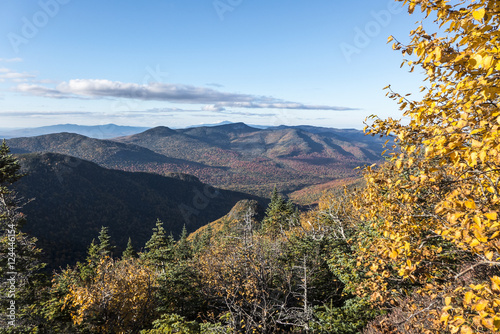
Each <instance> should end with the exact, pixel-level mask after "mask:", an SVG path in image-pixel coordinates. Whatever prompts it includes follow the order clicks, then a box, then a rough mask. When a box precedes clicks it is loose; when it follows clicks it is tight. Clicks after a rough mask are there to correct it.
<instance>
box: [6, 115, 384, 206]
mask: <svg viewBox="0 0 500 334" xmlns="http://www.w3.org/2000/svg"><path fill="white" fill-rule="evenodd" d="M8 144H9V146H10V147H11V148H12V151H13V152H15V153H29V152H54V153H61V154H67V155H71V156H74V157H77V158H80V159H85V160H89V161H92V162H95V163H97V164H99V165H101V166H103V167H106V168H113V169H120V170H126V171H140V172H151V173H156V174H160V175H169V173H179V172H181V173H187V174H192V175H194V176H196V177H197V178H199V179H200V180H201V181H202V182H205V183H208V184H211V185H214V186H217V187H220V188H224V189H230V190H237V191H244V192H248V193H252V194H254V195H257V196H264V197H267V196H268V195H269V193H270V191H271V190H272V188H273V187H274V186H277V187H278V188H279V189H280V190H281V191H282V192H283V193H285V194H288V193H292V192H296V191H298V190H300V189H303V188H305V187H310V186H314V185H320V184H325V183H329V182H332V181H335V180H339V179H345V178H351V177H355V176H356V171H354V168H355V167H357V166H361V165H364V164H372V163H374V162H376V161H379V160H380V159H381V152H382V150H383V147H382V144H383V142H382V140H380V139H378V138H374V137H370V136H364V134H363V132H362V131H359V130H352V129H332V128H322V127H313V126H293V127H289V126H279V127H270V128H267V129H256V128H253V127H250V126H248V125H246V124H244V123H231V124H224V125H218V126H211V127H207V126H204V127H194V128H187V129H171V128H168V127H156V128H152V129H148V130H146V131H144V132H141V133H137V134H133V135H128V136H122V137H118V138H113V139H112V140H102V139H94V138H88V137H85V136H82V135H78V134H71V133H58V134H50V135H43V136H36V137H26V138H13V139H10V140H9V141H8ZM318 195H319V194H318ZM313 197H314V196H313ZM316 198H317V196H316Z"/></svg>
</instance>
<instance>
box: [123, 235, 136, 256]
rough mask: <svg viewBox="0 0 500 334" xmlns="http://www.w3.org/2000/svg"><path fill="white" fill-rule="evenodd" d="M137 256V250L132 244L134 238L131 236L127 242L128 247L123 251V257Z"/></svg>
mask: <svg viewBox="0 0 500 334" xmlns="http://www.w3.org/2000/svg"><path fill="white" fill-rule="evenodd" d="M130 258H137V252H136V251H135V249H134V246H133V245H132V239H131V238H130V237H129V238H128V242H127V248H125V250H124V251H123V254H122V259H130Z"/></svg>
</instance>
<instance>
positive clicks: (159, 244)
mask: <svg viewBox="0 0 500 334" xmlns="http://www.w3.org/2000/svg"><path fill="white" fill-rule="evenodd" d="M174 244H175V241H174V238H173V237H172V235H169V236H167V234H166V232H165V229H164V228H163V222H162V221H161V220H159V219H158V220H156V227H154V228H153V235H151V239H149V240H148V241H147V242H146V246H145V248H146V253H144V255H143V257H144V259H146V260H148V261H149V262H150V263H151V264H153V265H154V266H156V267H158V268H161V269H162V270H163V268H164V267H165V265H166V264H167V262H170V261H172V255H173V254H172V252H173V247H174Z"/></svg>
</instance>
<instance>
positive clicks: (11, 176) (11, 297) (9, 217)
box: [0, 140, 44, 333]
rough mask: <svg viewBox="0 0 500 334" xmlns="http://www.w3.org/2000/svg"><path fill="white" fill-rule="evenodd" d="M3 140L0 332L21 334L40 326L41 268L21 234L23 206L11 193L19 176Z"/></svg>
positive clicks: (0, 161) (30, 242)
mask: <svg viewBox="0 0 500 334" xmlns="http://www.w3.org/2000/svg"><path fill="white" fill-rule="evenodd" d="M20 169H21V166H20V165H19V162H18V161H17V159H16V158H15V157H13V156H12V154H10V149H9V147H8V146H7V144H6V142H5V140H4V141H3V142H2V144H1V146H0V254H2V256H1V257H0V295H1V296H2V299H1V300H0V328H5V329H6V330H5V331H6V332H7V333H9V332H12V333H21V332H24V331H29V330H30V329H33V328H35V327H36V325H37V324H40V322H41V319H40V318H38V316H37V312H36V310H37V305H38V302H39V301H38V298H39V297H40V293H41V292H42V290H43V289H41V284H42V278H43V277H42V276H41V275H40V274H38V271H39V270H40V269H41V268H43V266H44V264H42V263H41V262H40V260H39V255H40V252H41V250H40V249H39V248H37V247H36V239H35V238H32V237H30V236H28V235H27V234H25V233H23V232H22V231H21V228H22V227H23V225H24V224H25V222H26V217H25V216H24V215H23V213H22V212H21V211H20V210H21V208H22V207H23V203H21V201H20V200H19V199H18V198H17V197H16V194H15V192H14V191H13V190H12V189H11V186H12V184H13V183H14V182H16V181H18V180H19V179H20V178H21V177H22V176H23V175H22V174H21V173H20Z"/></svg>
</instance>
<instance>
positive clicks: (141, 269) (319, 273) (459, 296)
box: [0, 0, 500, 334]
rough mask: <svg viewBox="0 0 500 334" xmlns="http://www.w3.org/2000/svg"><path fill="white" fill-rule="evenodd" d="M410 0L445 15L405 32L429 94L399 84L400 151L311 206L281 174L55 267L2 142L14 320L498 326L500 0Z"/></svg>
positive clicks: (2, 321) (453, 329)
mask: <svg viewBox="0 0 500 334" xmlns="http://www.w3.org/2000/svg"><path fill="white" fill-rule="evenodd" d="M401 1H402V0H401ZM402 2H403V1H402ZM404 4H405V5H406V6H407V7H408V10H409V12H410V13H412V12H413V11H414V10H415V9H421V10H422V12H424V13H427V17H432V18H434V19H435V21H436V23H438V24H441V25H442V26H443V29H445V32H442V33H441V34H440V35H436V34H429V33H428V32H427V31H426V30H424V28H423V26H419V27H418V28H416V29H415V30H413V31H412V32H411V41H410V42H409V44H408V45H403V44H401V43H399V42H398V41H395V42H394V44H393V48H394V49H396V50H400V51H402V52H403V54H404V55H405V56H407V57H408V59H407V60H405V61H404V64H407V65H408V66H409V67H410V69H411V70H413V68H422V69H423V70H425V73H426V75H427V81H428V86H426V87H423V88H422V90H423V92H424V95H423V97H422V99H420V100H419V101H415V100H411V99H410V97H409V96H406V95H403V96H402V95H400V94H398V93H397V92H394V91H392V89H391V88H390V87H388V88H387V89H388V95H389V97H390V98H393V99H395V100H396V102H397V103H399V105H400V107H401V110H402V111H403V112H404V115H405V116H407V117H408V118H409V119H410V121H409V122H407V123H402V122H400V121H397V120H393V119H387V120H382V119H374V120H373V122H372V123H371V124H370V125H369V126H367V128H366V132H367V133H368V134H371V135H383V136H388V137H389V140H388V147H387V148H388V152H387V153H386V161H385V162H384V163H380V164H378V165H375V164H374V165H371V166H366V167H365V168H364V169H363V170H362V175H363V179H364V183H363V184H361V183H360V184H359V186H356V187H350V188H345V191H343V192H342V191H332V192H326V193H325V194H324V196H323V197H322V198H321V200H320V201H319V203H318V206H317V207H316V208H313V209H311V210H309V211H307V212H300V211H298V210H297V209H296V207H295V205H294V204H293V203H292V202H291V201H289V200H286V199H285V198H284V197H283V196H282V195H280V192H279V190H280V189H279V188H274V190H273V191H272V194H271V200H270V203H269V205H268V206H267V208H266V210H265V212H263V213H259V208H258V203H256V201H254V200H243V201H240V202H238V204H237V205H236V206H235V207H234V208H233V209H232V210H231V211H230V212H229V213H228V214H227V215H226V216H224V217H223V218H220V219H218V220H216V221H214V222H212V223H210V224H208V225H206V226H203V227H201V228H200V229H198V230H197V231H196V232H194V233H192V234H190V235H188V233H187V231H186V230H185V229H184V230H183V231H181V233H180V235H178V236H172V235H170V234H169V233H168V232H167V231H166V230H165V228H164V225H163V222H162V221H161V220H158V221H156V224H155V226H154V227H153V228H152V229H151V233H150V237H149V239H148V240H147V241H146V242H145V244H144V245H137V244H134V242H133V240H130V242H129V244H128V246H127V248H126V249H125V250H124V251H123V252H117V251H116V249H115V247H114V246H115V245H114V240H113V238H111V237H110V235H109V231H108V228H107V227H106V226H104V227H102V228H101V229H100V232H99V233H96V236H95V239H94V241H93V242H91V243H90V244H89V245H88V250H87V254H86V257H85V258H84V259H81V260H80V262H79V263H77V264H76V265H74V266H68V267H67V268H65V269H63V270H59V271H56V272H54V273H53V274H52V275H50V276H48V275H45V274H42V273H41V272H40V269H42V267H43V264H42V263H41V262H40V261H39V260H38V258H39V255H40V249H39V248H37V246H36V240H34V239H33V238H31V237H30V236H29V235H27V234H25V233H23V232H22V226H23V225H24V223H25V216H24V215H23V213H22V206H23V204H24V203H23V201H22V199H19V198H18V197H16V194H15V192H14V191H13V190H12V185H13V184H15V183H16V182H20V181H19V179H21V178H22V177H23V175H22V174H21V171H20V165H19V162H18V161H17V159H16V158H15V157H14V156H12V155H11V154H10V153H9V148H8V147H7V145H6V144H5V142H4V144H3V145H2V146H1V148H0V209H1V211H0V224H1V225H0V228H1V232H2V239H1V240H0V241H1V242H0V247H1V248H2V250H1V254H2V258H1V259H0V262H1V267H0V276H1V277H2V281H1V286H0V289H1V291H0V292H1V295H2V296H3V298H2V304H1V309H0V311H1V318H0V325H1V326H2V327H1V329H0V331H1V332H2V333H142V334H148V333H151V334H152V333H359V332H364V333H492V332H499V331H500V316H499V315H500V270H499V267H500V223H499V220H498V218H499V217H498V211H499V205H500V189H499V183H500V168H499V166H500V111H499V108H498V99H499V97H498V96H499V95H498V94H499V93H500V90H499V88H498V86H499V84H500V82H499V81H500V77H499V76H498V70H499V69H500V59H499V57H498V54H499V49H500V45H499V43H500V42H499V40H500V39H499V38H500V31H499V30H498V27H499V23H500V3H499V2H498V1H491V0H481V1H474V2H472V1H460V2H459V4H458V5H451V4H450V3H448V2H445V1H433V0H419V1H404ZM390 41H392V38H390V39H389V42H390ZM391 140H393V142H390V141H391ZM5 296H6V297H5Z"/></svg>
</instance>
